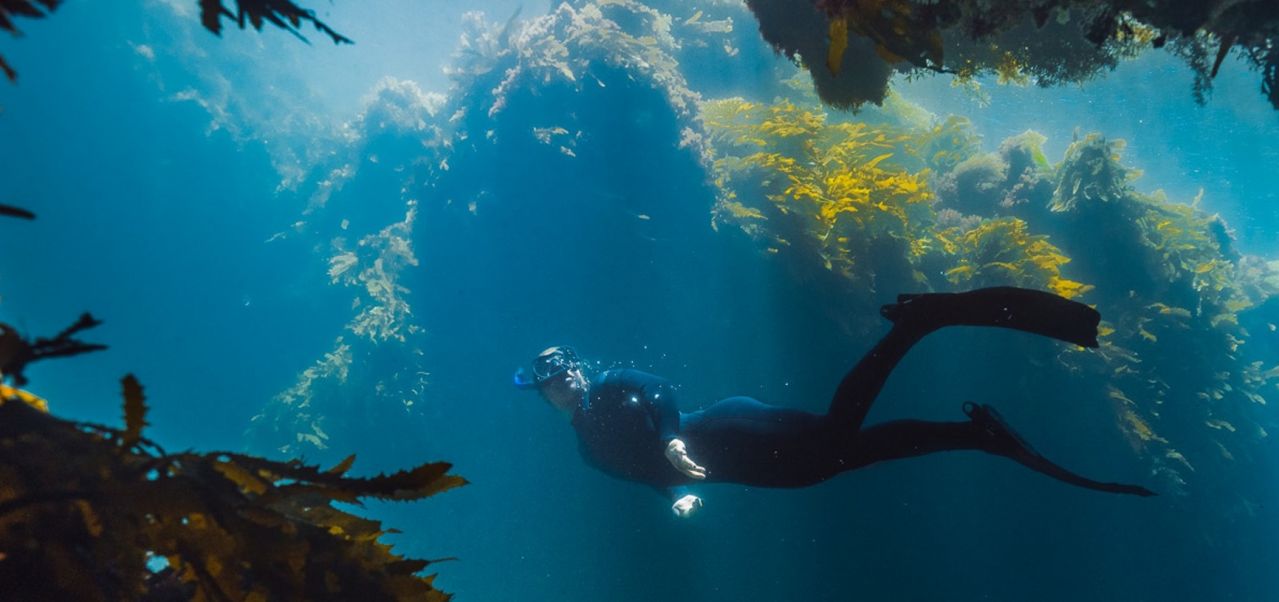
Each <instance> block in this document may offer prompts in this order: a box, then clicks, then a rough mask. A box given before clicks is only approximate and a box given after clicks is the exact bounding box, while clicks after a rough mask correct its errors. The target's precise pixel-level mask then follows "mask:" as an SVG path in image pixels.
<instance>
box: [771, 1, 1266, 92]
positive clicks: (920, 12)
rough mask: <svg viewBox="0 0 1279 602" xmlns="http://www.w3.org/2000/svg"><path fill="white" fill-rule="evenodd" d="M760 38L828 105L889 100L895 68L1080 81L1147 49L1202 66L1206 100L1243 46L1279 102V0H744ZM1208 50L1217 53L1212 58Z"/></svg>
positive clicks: (1199, 83)
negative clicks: (799, 66)
mask: <svg viewBox="0 0 1279 602" xmlns="http://www.w3.org/2000/svg"><path fill="white" fill-rule="evenodd" d="M747 5H748V6H749V7H750V9H751V11H752V12H753V13H754V14H755V16H756V18H757V19H758V21H759V25H760V32H761V33H762V34H763V36H764V39H765V40H767V41H768V42H769V43H770V44H772V45H773V47H774V48H775V49H777V50H778V51H779V52H782V53H784V54H786V55H787V56H790V57H792V58H796V59H800V60H802V61H803V62H804V64H805V66H806V67H807V68H808V70H809V72H810V73H811V75H812V78H813V81H814V84H815V86H816V89H817V91H818V93H819V95H820V96H821V98H822V100H823V101H824V102H827V103H829V104H831V105H834V106H839V107H858V106H860V105H862V104H863V103H867V102H871V103H875V104H878V103H880V102H882V101H883V99H884V96H885V94H886V93H887V89H888V81H889V79H890V78H891V77H892V75H893V74H894V73H904V74H907V75H918V74H930V73H945V74H950V75H953V76H955V77H956V78H958V80H959V81H961V82H972V81H973V80H974V78H976V77H978V76H982V75H994V76H995V77H997V78H998V80H999V81H1000V82H1001V83H1015V84H1020V85H1026V84H1030V83H1034V84H1036V85H1040V86H1049V85H1057V84H1062V83H1077V82H1082V81H1085V80H1087V79H1089V78H1092V77H1095V76H1096V75H1098V74H1100V73H1102V72H1104V71H1107V70H1110V69H1113V68H1114V67H1115V65H1117V64H1118V62H1119V61H1121V60H1125V59H1128V58H1131V57H1134V56H1136V55H1138V54H1139V53H1140V52H1142V51H1144V50H1146V49H1151V48H1163V47H1165V46H1166V47H1168V48H1170V49H1171V50H1172V51H1173V52H1175V53H1176V54H1178V55H1179V56H1181V57H1182V58H1183V59H1184V60H1185V61H1186V63H1187V64H1188V65H1189V66H1190V67H1191V69H1192V70H1193V71H1194V72H1195V74H1196V81H1195V85H1194V93H1195V97H1196V99H1198V100H1200V101H1202V100H1203V98H1204V96H1205V94H1206V93H1207V91H1209V90H1210V89H1211V82H1212V78H1213V77H1215V76H1216V74H1217V72H1218V70H1219V69H1220V68H1221V65H1222V63H1223V61H1224V59H1225V57H1226V56H1227V55H1228V54H1229V53H1230V52H1231V51H1232V50H1236V51H1238V53H1239V54H1240V55H1242V56H1243V58H1245V59H1246V60H1247V61H1248V62H1249V63H1250V64H1251V66H1252V67H1253V68H1255V69H1256V70H1257V71H1259V72H1260V73H1261V91H1262V93H1263V94H1265V95H1266V96H1267V98H1269V99H1270V101H1271V103H1272V104H1273V105H1274V106H1275V107H1276V108H1279V51H1276V50H1275V48H1276V43H1275V42H1276V35H1277V34H1279V6H1276V5H1275V4H1274V3H1271V2H1236V1H1234V0H1211V1H1208V2H1183V1H1181V0H1149V1H1148V0H1106V1H1090V0H1047V1H1045V0H1007V1H1002V2H997V3H992V2H989V1H987V0H942V1H939V2H924V1H920V0H819V1H818V2H815V3H811V2H808V1H806V0H747ZM1210 57H1211V58H1210Z"/></svg>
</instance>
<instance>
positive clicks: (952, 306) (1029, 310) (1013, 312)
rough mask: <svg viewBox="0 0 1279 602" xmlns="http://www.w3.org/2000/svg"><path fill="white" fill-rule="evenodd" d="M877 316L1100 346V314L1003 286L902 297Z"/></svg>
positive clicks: (923, 325) (1060, 299)
mask: <svg viewBox="0 0 1279 602" xmlns="http://www.w3.org/2000/svg"><path fill="white" fill-rule="evenodd" d="M879 313H880V314H881V315H883V316H884V317H885V318H887V319H888V320H890V321H892V322H893V323H894V324H899V325H903V326H908V327H915V328H923V329H925V331H932V330H936V329H938V328H942V327H945V326H997V327H1000V328H1011V329H1014V330H1021V331H1024V332H1030V333H1034V334H1038V335H1042V336H1047V337H1052V338H1054V339H1058V340H1062V341H1066V342H1068V343H1074V344H1076V345H1082V346H1084V347H1096V346H1097V325H1098V324H1099V323H1100V322H1101V314H1100V313H1098V312H1097V310H1095V309H1093V308H1091V307H1088V306H1087V305H1084V304H1083V303H1079V302H1078V301H1071V300H1070V299H1067V298H1065V297H1060V296H1057V295H1054V294H1052V293H1048V292H1044V291H1037V290H1031V289H1026V288H1016V287H1011V286H1001V287H994V288H983V289H977V290H973V291H967V292H963V293H921V294H913V295H898V296H897V303H892V304H889V305H885V306H883V307H882V308H881V309H880V311H879Z"/></svg>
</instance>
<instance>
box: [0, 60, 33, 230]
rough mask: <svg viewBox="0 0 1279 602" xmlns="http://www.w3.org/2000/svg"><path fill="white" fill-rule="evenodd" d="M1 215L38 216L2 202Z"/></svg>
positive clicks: (26, 217) (27, 217)
mask: <svg viewBox="0 0 1279 602" xmlns="http://www.w3.org/2000/svg"><path fill="white" fill-rule="evenodd" d="M3 60H4V59H2V58H0V61H3ZM0 215H4V216H8V217H19V218H22V219H35V218H36V214H34V213H32V212H30V211H27V210H26V209H23V208H21V207H14V206H13V205H4V204H0Z"/></svg>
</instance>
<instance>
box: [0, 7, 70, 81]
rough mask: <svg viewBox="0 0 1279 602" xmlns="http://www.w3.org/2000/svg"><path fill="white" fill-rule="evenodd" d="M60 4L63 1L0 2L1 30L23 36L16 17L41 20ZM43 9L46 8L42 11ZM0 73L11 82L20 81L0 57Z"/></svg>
mask: <svg viewBox="0 0 1279 602" xmlns="http://www.w3.org/2000/svg"><path fill="white" fill-rule="evenodd" d="M59 4H62V0H5V2H0V29H2V30H4V31H7V32H9V34H10V35H12V36H15V37H17V36H21V35H22V33H21V32H20V31H18V28H17V27H16V26H15V25H14V24H13V19H14V18H15V17H25V18H28V19H40V18H43V17H45V16H48V14H49V13H52V12H53V11H54V10H57V8H58V5H59ZM41 7H44V8H43V9H41ZM0 71H3V72H4V76H5V77H6V78H8V79H9V81H11V82H14V81H17V80H18V72H17V71H15V70H14V69H13V67H11V66H9V63H8V62H6V61H5V60H4V56H0Z"/></svg>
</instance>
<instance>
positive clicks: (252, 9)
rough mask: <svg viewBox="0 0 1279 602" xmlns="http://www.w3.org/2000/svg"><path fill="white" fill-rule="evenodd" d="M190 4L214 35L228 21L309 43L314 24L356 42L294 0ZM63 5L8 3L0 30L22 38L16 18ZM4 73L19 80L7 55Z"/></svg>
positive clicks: (55, 1)
mask: <svg viewBox="0 0 1279 602" xmlns="http://www.w3.org/2000/svg"><path fill="white" fill-rule="evenodd" d="M190 1H192V2H198V3H199V6H200V23H201V24H203V25H204V28H205V29H208V30H209V31H210V32H212V33H213V34H214V35H222V20H223V19H228V20H230V21H231V22H232V23H234V24H235V25H236V26H237V27H239V28H240V29H244V28H245V27H253V29H256V30H258V31H262V26H263V25H266V24H270V25H273V26H275V27H278V28H280V29H283V30H285V31H287V32H289V33H291V34H293V35H294V36H297V37H298V39H301V40H302V41H306V38H305V37H304V36H303V35H302V33H301V32H299V31H298V28H299V27H301V26H302V24H303V23H310V24H311V25H312V26H314V27H315V29H316V31H319V32H320V33H322V34H324V35H326V36H328V37H329V39H331V40H333V43H334V44H353V43H354V42H352V41H351V40H350V39H349V38H347V37H346V36H343V35H342V34H340V33H338V32H337V31H334V30H333V28H331V27H329V26H328V25H327V24H326V23H324V22H323V21H321V20H319V19H317V18H316V17H315V11H313V10H310V9H307V8H303V7H302V6H299V5H298V4H296V3H295V2H292V0H234V3H235V9H234V10H233V9H231V8H230V6H229V5H228V2H227V1H226V0H190ZM61 4H62V0H4V2H0V30H4V31H7V32H9V33H10V34H12V35H14V36H18V35H21V33H20V32H19V31H18V29H17V27H15V26H14V24H13V19H14V17H26V18H41V17H45V16H47V15H48V14H49V13H52V12H53V11H54V10H55V9H57V8H58V6H59V5H61ZM0 72H4V75H5V77H7V78H9V81H16V80H17V79H18V72H17V71H15V70H14V69H13V68H12V67H10V66H9V64H8V63H7V62H5V60H4V57H3V56H0Z"/></svg>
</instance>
